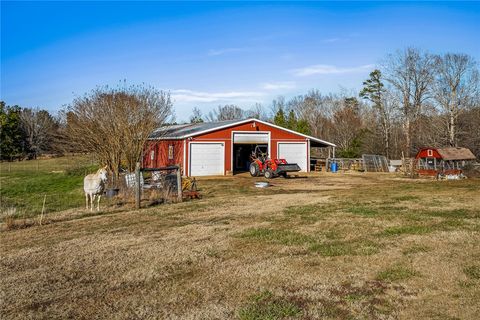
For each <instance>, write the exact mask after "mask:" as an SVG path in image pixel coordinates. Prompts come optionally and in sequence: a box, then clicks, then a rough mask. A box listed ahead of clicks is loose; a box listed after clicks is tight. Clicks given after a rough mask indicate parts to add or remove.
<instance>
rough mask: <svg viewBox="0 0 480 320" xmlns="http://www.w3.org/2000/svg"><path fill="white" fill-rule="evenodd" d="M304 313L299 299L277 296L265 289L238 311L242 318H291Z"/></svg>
mask: <svg viewBox="0 0 480 320" xmlns="http://www.w3.org/2000/svg"><path fill="white" fill-rule="evenodd" d="M301 313H302V309H301V306H300V305H299V303H298V301H294V300H292V299H287V298H284V297H279V296H275V295H274V294H273V293H271V292H270V291H263V292H261V293H260V294H257V295H254V296H252V297H251V298H250V299H249V302H248V304H247V305H246V306H245V307H243V308H241V309H240V310H239V311H238V317H239V318H240V319H241V320H274V319H291V318H296V317H298V316H300V315H301Z"/></svg>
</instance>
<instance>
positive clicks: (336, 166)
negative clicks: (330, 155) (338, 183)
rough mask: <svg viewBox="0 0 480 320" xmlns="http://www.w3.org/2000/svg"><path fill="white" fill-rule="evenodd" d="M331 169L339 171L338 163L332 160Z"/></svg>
mask: <svg viewBox="0 0 480 320" xmlns="http://www.w3.org/2000/svg"><path fill="white" fill-rule="evenodd" d="M330 171H332V172H337V171H338V165H337V163H336V162H332V163H331V164H330Z"/></svg>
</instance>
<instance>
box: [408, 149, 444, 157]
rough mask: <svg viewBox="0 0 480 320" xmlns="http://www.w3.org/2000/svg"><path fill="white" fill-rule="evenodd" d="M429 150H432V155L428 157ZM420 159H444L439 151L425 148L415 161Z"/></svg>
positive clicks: (419, 152)
mask: <svg viewBox="0 0 480 320" xmlns="http://www.w3.org/2000/svg"><path fill="white" fill-rule="evenodd" d="M428 150H432V155H430V156H429V155H428ZM420 158H437V159H442V156H441V155H440V153H438V151H437V149H434V148H423V149H420V151H418V153H417V155H416V156H415V159H420Z"/></svg>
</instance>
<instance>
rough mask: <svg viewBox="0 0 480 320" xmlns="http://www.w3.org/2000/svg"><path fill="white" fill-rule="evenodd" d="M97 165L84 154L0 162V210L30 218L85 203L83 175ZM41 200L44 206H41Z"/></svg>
mask: <svg viewBox="0 0 480 320" xmlns="http://www.w3.org/2000/svg"><path fill="white" fill-rule="evenodd" d="M97 168H98V165H97V164H95V161H93V159H92V158H91V157H89V156H87V155H76V156H65V157H58V158H51V159H41V160H26V161H15V162H1V163H0V185H1V190H0V212H1V214H2V220H3V219H4V218H5V216H12V217H14V218H31V217H34V216H36V215H38V214H40V213H41V212H42V208H43V209H44V212H45V213H52V212H58V211H63V210H67V209H71V208H78V207H82V206H84V204H85V198H84V197H82V194H83V189H82V187H83V177H84V176H85V175H86V174H87V173H90V172H93V171H95V170H96V169H97ZM44 200H45V206H44Z"/></svg>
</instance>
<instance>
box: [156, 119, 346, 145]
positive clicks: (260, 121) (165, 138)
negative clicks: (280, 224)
mask: <svg viewBox="0 0 480 320" xmlns="http://www.w3.org/2000/svg"><path fill="white" fill-rule="evenodd" d="M250 121H257V122H259V123H263V124H265V125H267V126H271V127H274V128H277V129H280V130H284V131H287V132H290V133H292V134H296V135H299V136H302V137H304V138H307V139H310V140H313V141H316V142H318V143H321V144H324V145H327V146H330V147H336V146H337V145H335V144H334V143H331V142H328V141H325V140H322V139H319V138H315V137H312V136H309V135H306V134H303V133H300V132H296V131H294V130H290V129H287V128H283V127H280V126H277V125H276V124H273V123H269V122H266V121H263V120H259V119H256V118H248V119H244V120H239V121H237V122H233V123H229V124H226V125H223V126H219V127H216V128H211V129H207V130H203V131H199V132H195V133H193V134H188V135H184V136H180V137H158V138H149V139H148V140H183V139H188V138H190V137H196V136H199V135H202V134H205V133H209V132H213V131H217V130H221V129H225V128H229V127H233V126H237V125H239V124H244V123H248V122H250Z"/></svg>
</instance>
